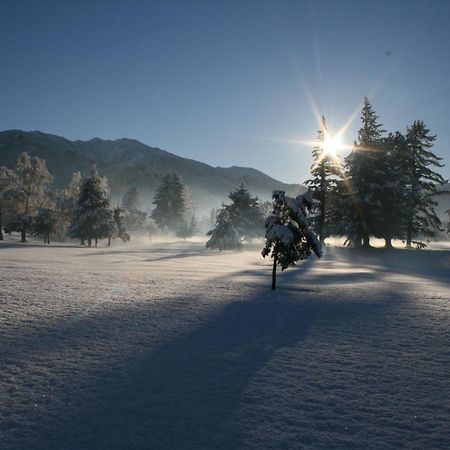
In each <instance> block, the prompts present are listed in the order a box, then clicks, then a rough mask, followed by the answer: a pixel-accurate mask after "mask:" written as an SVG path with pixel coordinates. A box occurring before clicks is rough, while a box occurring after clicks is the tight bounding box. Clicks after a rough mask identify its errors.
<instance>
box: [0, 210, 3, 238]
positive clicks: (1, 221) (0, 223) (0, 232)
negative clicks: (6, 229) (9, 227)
mask: <svg viewBox="0 0 450 450" xmlns="http://www.w3.org/2000/svg"><path fill="white" fill-rule="evenodd" d="M3 240H4V237H3V219H2V213H1V211H0V241H3Z"/></svg>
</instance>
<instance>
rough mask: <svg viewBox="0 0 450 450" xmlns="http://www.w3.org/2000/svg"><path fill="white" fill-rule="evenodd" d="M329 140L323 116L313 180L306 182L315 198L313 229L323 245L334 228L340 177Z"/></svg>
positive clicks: (316, 148)
mask: <svg viewBox="0 0 450 450" xmlns="http://www.w3.org/2000/svg"><path fill="white" fill-rule="evenodd" d="M327 138H328V139H329V131H328V128H327V124H326V119H325V117H324V116H322V120H321V127H320V130H319V131H318V133H317V144H316V145H315V146H314V148H313V151H312V156H313V159H314V163H313V165H312V166H311V178H310V179H308V180H306V181H305V186H307V187H308V188H309V189H310V190H311V192H312V193H313V198H314V201H313V205H312V210H311V216H310V223H311V229H312V230H314V232H315V233H317V235H318V236H319V239H320V242H321V243H322V244H323V242H324V241H325V238H326V237H327V236H329V235H330V231H331V228H332V214H333V213H332V205H333V197H334V195H335V192H336V183H337V179H338V177H339V176H340V170H339V162H338V160H337V158H336V157H334V156H332V155H331V154H329V153H327V152H326V147H325V145H326V139H327Z"/></svg>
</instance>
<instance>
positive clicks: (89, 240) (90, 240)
mask: <svg viewBox="0 0 450 450" xmlns="http://www.w3.org/2000/svg"><path fill="white" fill-rule="evenodd" d="M91 246H92V239H91V238H89V239H88V247H91Z"/></svg>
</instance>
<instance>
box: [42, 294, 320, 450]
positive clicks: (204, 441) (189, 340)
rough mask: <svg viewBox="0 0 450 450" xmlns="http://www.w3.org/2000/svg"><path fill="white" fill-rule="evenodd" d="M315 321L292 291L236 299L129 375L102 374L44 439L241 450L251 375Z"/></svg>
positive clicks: (61, 444) (54, 443)
mask: <svg viewBox="0 0 450 450" xmlns="http://www.w3.org/2000/svg"><path fill="white" fill-rule="evenodd" d="M109 319H110V318H106V320H109ZM313 319H314V309H313V308H312V307H311V306H309V305H307V304H306V303H301V302H298V300H297V301H296V300H292V299H290V298H288V297H287V296H284V298H282V299H280V298H278V299H274V298H264V297H262V298H261V297H260V298H259V299H256V300H253V301H236V302H234V303H231V304H229V305H228V306H226V307H225V308H224V309H223V310H222V311H221V312H220V313H219V314H218V315H217V316H216V317H214V318H213V319H212V320H211V321H209V322H208V323H206V324H205V325H203V326H201V327H200V328H197V329H196V330H194V331H192V332H191V333H190V334H187V335H181V336H178V337H177V338H175V339H174V340H172V341H170V342H168V343H167V344H165V345H163V346H162V347H161V348H159V349H158V350H156V351H155V352H152V353H149V354H148V355H147V356H144V357H143V358H142V359H140V361H139V363H138V365H136V364H130V368H129V370H127V375H126V377H125V378H124V377H122V378H123V379H120V380H119V379H114V374H110V373H105V374H104V378H102V377H101V376H100V377H99V378H98V379H97V380H96V381H95V382H96V383H98V384H99V386H98V389H97V388H96V387H95V386H91V387H90V389H89V392H91V394H88V397H86V398H80V399H79V400H78V402H77V401H76V400H75V401H74V402H73V406H72V408H73V413H70V415H68V416H66V417H62V418H61V419H60V420H58V422H59V423H57V424H56V423H55V424H54V427H52V428H53V429H50V430H49V429H48V428H47V427H48V426H44V425H43V426H42V433H41V434H40V436H39V438H38V439H37V441H36V443H39V444H38V447H39V448H46V449H49V448H55V449H56V448H65V449H75V448H76V449H80V448H86V449H91V448H92V449H97V448H108V449H115V448H117V449H118V448H121V449H122V448H123V449H125V448H132V449H141V448H142V449H144V448H148V449H150V448H151V449H179V448H186V449H192V448H236V447H237V446H238V445H239V436H238V435H237V429H238V428H239V427H238V426H237V425H236V424H233V423H232V414H233V411H235V410H236V408H237V407H238V405H239V401H240V398H241V396H242V392H243V391H244V389H245V387H246V385H247V384H248V382H249V379H250V378H251V377H252V376H253V374H254V373H255V372H256V371H257V370H258V369H260V368H261V366H263V365H264V364H265V363H266V362H268V361H269V360H270V359H271V357H272V355H273V353H274V352H275V351H276V350H277V349H279V348H282V347H286V346H292V345H295V344H296V343H298V342H299V341H301V340H303V339H304V338H305V336H306V335H307V333H308V330H309V327H310V325H311V323H312V321H313ZM100 320H101V319H100ZM122 363H123V364H125V365H126V364H127V363H126V361H124V362H122ZM122 363H121V364H122ZM92 392H97V394H95V395H94V397H93V394H92Z"/></svg>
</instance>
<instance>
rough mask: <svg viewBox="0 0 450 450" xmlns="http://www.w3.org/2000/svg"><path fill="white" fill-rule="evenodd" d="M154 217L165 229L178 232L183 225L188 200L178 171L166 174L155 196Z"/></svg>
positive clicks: (159, 225) (162, 228) (160, 226)
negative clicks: (186, 200)
mask: <svg viewBox="0 0 450 450" xmlns="http://www.w3.org/2000/svg"><path fill="white" fill-rule="evenodd" d="M153 203H154V204H155V209H154V210H153V212H152V218H153V219H154V220H155V222H156V224H157V225H158V227H159V228H160V229H161V230H163V231H170V232H174V233H176V232H177V231H178V230H179V228H180V227H182V226H183V223H184V222H183V219H184V212H185V208H186V202H185V198H184V186H183V183H182V181H181V177H180V176H179V175H177V174H176V173H168V174H166V175H165V176H164V178H163V179H162V181H161V184H160V185H159V187H158V189H157V191H156V194H155V196H154V198H153Z"/></svg>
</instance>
